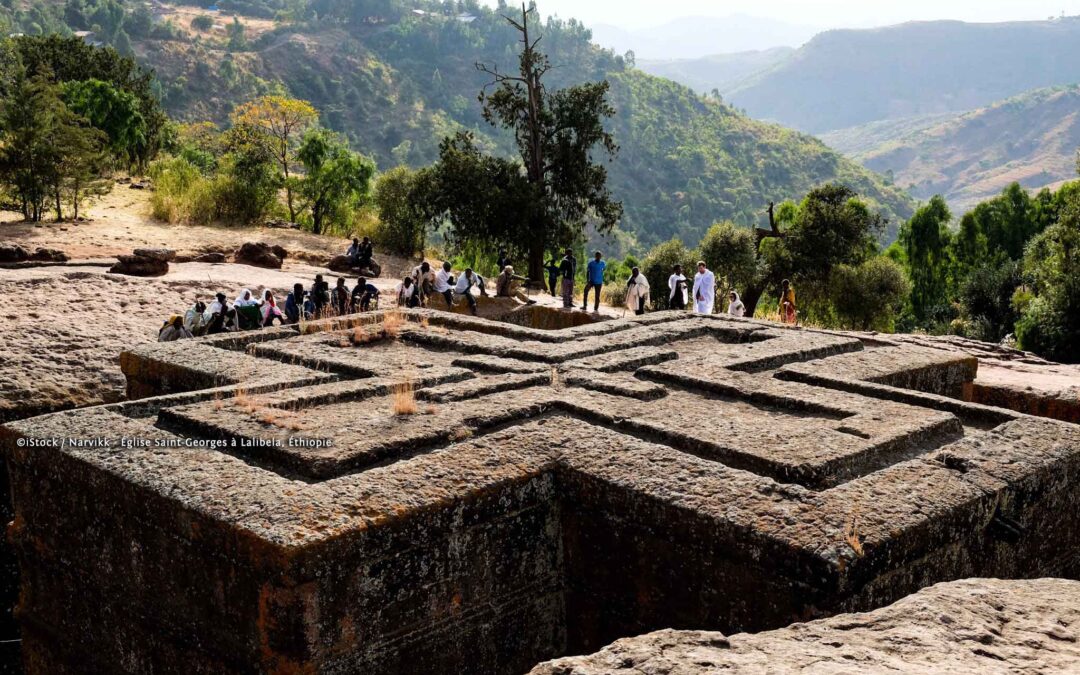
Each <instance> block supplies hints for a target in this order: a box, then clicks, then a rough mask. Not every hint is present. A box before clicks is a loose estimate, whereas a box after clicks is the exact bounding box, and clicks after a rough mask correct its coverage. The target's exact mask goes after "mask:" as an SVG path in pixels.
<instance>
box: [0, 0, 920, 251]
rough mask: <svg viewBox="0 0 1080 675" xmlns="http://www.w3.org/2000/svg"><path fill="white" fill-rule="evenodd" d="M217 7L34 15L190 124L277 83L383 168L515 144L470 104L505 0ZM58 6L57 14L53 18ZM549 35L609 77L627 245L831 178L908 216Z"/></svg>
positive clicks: (877, 197) (569, 25)
mask: <svg viewBox="0 0 1080 675" xmlns="http://www.w3.org/2000/svg"><path fill="white" fill-rule="evenodd" d="M18 1H19V0H15V2H18ZM95 2H97V3H103V5H101V6H98V5H94V3H95ZM82 3H85V4H82ZM221 5H222V7H223V8H234V9H238V10H240V11H243V12H244V14H243V15H240V16H239V17H238V18H234V17H233V16H231V15H228V14H227V12H225V11H223V12H222V13H209V12H207V11H205V10H202V9H199V8H196V7H173V6H168V5H160V4H158V5H155V8H154V10H153V12H150V10H148V9H147V7H146V6H144V5H141V4H139V5H131V6H123V7H125V8H126V10H127V11H126V13H123V12H122V13H121V15H120V19H119V24H120V25H119V26H116V25H115V22H116V17H115V16H114V15H111V14H109V13H108V12H103V11H102V10H101V7H102V6H108V7H114V6H116V5H115V2H114V0H70V1H69V2H67V3H66V4H58V5H47V6H41V5H39V7H40V8H42V9H41V10H40V11H39V12H38V14H37V15H35V18H36V25H37V26H38V27H39V28H40V29H42V30H46V29H47V28H52V29H54V30H65V29H66V28H72V29H73V28H82V29H93V28H96V29H98V30H96V31H95V33H97V35H96V37H98V38H100V39H103V40H104V41H107V42H109V43H110V44H117V45H118V48H120V49H121V50H123V49H131V50H132V51H133V52H134V53H135V55H136V56H137V58H138V60H139V61H140V62H141V63H143V64H145V65H147V66H150V67H152V68H154V69H155V71H156V72H157V75H158V77H159V79H160V81H161V84H162V92H161V93H162V98H163V102H164V105H165V107H166V109H167V110H168V112H169V113H170V114H171V115H172V116H174V117H177V118H179V119H182V120H188V121H197V120H204V119H209V120H212V121H215V122H217V123H219V124H224V123H226V122H227V119H228V115H229V113H230V111H231V110H232V108H233V107H234V106H235V105H237V104H238V103H241V102H243V101H246V100H249V99H251V98H253V97H255V96H257V95H260V94H264V93H267V92H272V91H275V90H279V91H284V92H286V93H288V94H290V95H292V96H295V97H299V98H303V99H307V100H309V101H311V102H312V103H313V104H314V105H315V106H316V107H317V108H318V109H319V111H320V113H321V118H322V121H323V123H324V124H326V125H327V126H329V127H331V128H333V129H335V130H338V131H342V132H344V133H346V134H347V135H348V137H349V138H350V140H351V141H352V143H353V145H354V146H355V147H356V148H357V149H359V150H362V151H364V152H366V153H368V154H370V155H372V156H373V157H375V158H376V160H377V162H378V165H379V168H380V169H384V170H385V169H388V168H390V167H392V166H394V165H396V164H400V163H407V164H410V165H413V166H421V165H425V164H428V163H430V162H432V161H433V160H434V159H435V158H436V154H437V150H438V143H439V141H440V140H441V139H442V138H443V137H444V136H446V135H447V134H449V133H452V132H453V131H455V130H459V129H472V130H475V131H476V132H477V134H478V135H479V136H480V137H481V139H482V140H483V142H484V143H486V144H488V145H489V146H497V147H500V148H503V149H505V150H506V151H509V149H510V145H509V143H508V139H507V138H505V137H502V136H500V135H498V134H497V133H496V132H494V131H493V130H492V129H491V127H489V126H488V125H487V124H486V123H485V122H484V121H483V120H482V119H481V117H480V106H479V104H478V102H477V100H476V96H477V93H478V92H479V90H480V89H481V87H483V86H484V85H485V84H486V83H487V80H486V79H485V76H484V75H483V74H481V73H479V72H477V70H476V68H475V63H476V62H478V61H481V62H487V63H490V64H498V66H499V68H500V69H501V70H504V71H505V70H512V69H514V68H515V67H516V65H517V47H518V45H517V44H516V42H515V39H516V35H515V33H514V32H513V30H512V29H511V28H510V27H509V26H507V25H506V22H505V20H504V19H503V18H502V17H501V16H499V14H498V13H497V12H495V11H491V10H488V9H486V8H483V7H480V6H478V5H477V4H476V3H473V2H464V3H446V4H442V3H438V2H425V1H423V0H419V1H417V2H410V3H409V4H408V5H407V6H406V5H402V4H400V3H399V2H397V1H396V0H354V1H353V2H336V1H335V0H313V1H312V2H310V3H283V2H278V1H277V0H244V2H239V1H236V2H231V3H230V2H229V0H223V2H222V3H221ZM49 7H52V9H51V11H52V12H53V14H54V15H55V14H56V13H57V12H59V13H60V14H59V18H58V19H50V17H49V16H48V12H47V11H46V10H48V9H49ZM80 7H81V10H79V11H75V10H76V9H78V8H80ZM290 8H291V9H290ZM541 9H543V7H542V6H541ZM501 11H502V12H504V13H505V12H509V11H512V10H509V9H503V10H501ZM148 12H150V13H149V16H147V14H148ZM255 15H258V16H255ZM23 16H24V17H25V16H28V15H26V14H24V15H23ZM197 17H209V18H207V19H198V18H197ZM18 20H19V19H18V17H16V21H18ZM50 21H54V24H55V23H58V24H60V26H59V28H58V27H57V26H56V25H51V26H50V25H49V22H50ZM102 21H107V22H113V23H109V25H108V26H103V25H102V24H101V22H102ZM15 27H16V28H24V27H25V26H24V25H23V24H17V25H16V26H15ZM541 32H542V33H543V36H544V37H543V40H542V42H541V43H540V46H541V48H542V49H544V50H545V51H546V52H547V53H548V54H549V55H550V57H551V61H552V63H553V64H554V65H555V66H556V68H555V69H554V70H553V71H552V72H551V74H550V75H549V78H550V81H549V86H563V85H566V84H569V83H574V82H582V81H594V80H600V79H604V78H606V79H608V80H609V81H610V82H611V85H612V94H611V97H612V100H613V103H614V104H615V107H616V108H617V110H618V113H617V116H616V118H615V119H614V120H613V121H612V123H611V126H612V129H613V132H614V135H615V137H616V139H617V141H618V143H619V144H620V146H621V152H620V153H619V155H618V158H617V159H616V161H615V163H614V164H613V165H612V166H611V167H610V185H611V188H612V191H613V192H614V194H615V196H616V198H618V199H621V200H623V202H624V204H625V206H626V215H625V218H624V221H623V222H622V224H621V225H620V230H621V231H622V232H623V233H626V235H627V236H624V237H623V241H624V243H625V244H627V245H630V244H636V245H635V246H634V248H636V249H638V250H643V248H644V247H647V246H649V245H652V244H654V243H656V242H659V241H662V240H666V239H668V238H670V237H671V236H673V235H679V236H682V237H683V238H684V240H686V241H697V240H698V239H699V238H700V236H701V235H702V233H703V232H704V231H705V230H706V229H707V228H708V226H709V225H710V224H712V223H713V222H714V221H717V220H721V219H728V218H730V219H733V220H735V221H736V222H738V223H741V224H745V225H750V224H762V222H763V220H764V218H765V216H764V212H765V208H766V204H767V203H768V202H769V201H776V202H779V201H782V200H784V199H788V198H795V199H797V198H800V197H801V196H802V195H803V194H805V193H806V192H807V191H808V190H809V189H811V188H812V187H814V186H816V185H819V184H821V183H824V182H827V181H831V180H834V179H839V180H842V181H844V182H845V183H847V184H848V185H850V186H851V187H853V188H854V189H855V190H857V191H858V192H859V193H860V194H862V195H864V196H865V197H866V198H867V199H868V200H870V201H871V202H872V203H877V204H878V205H879V206H880V207H881V208H882V209H883V210H884V211H885V212H886V216H887V217H888V218H889V220H890V222H891V223H892V224H893V226H892V228H891V232H893V231H894V230H895V224H896V223H897V222H898V220H899V219H900V218H902V217H906V216H907V215H909V214H910V211H911V206H912V202H911V200H910V197H908V196H907V195H906V194H905V193H904V192H902V191H901V190H899V189H896V188H893V187H891V186H889V185H886V184H885V183H884V182H883V181H882V179H880V178H879V177H877V176H876V175H875V174H873V173H871V172H870V171H868V170H866V169H864V168H862V167H861V166H859V165H858V164H857V163H855V162H852V161H850V160H848V159H845V158H843V157H841V156H840V155H838V154H837V153H835V152H833V151H831V150H829V149H828V148H827V147H826V146H825V145H823V144H822V143H821V142H820V141H818V140H816V139H814V138H812V137H810V136H806V135H802V134H799V133H795V132H792V131H789V130H785V129H782V128H780V127H777V126H773V125H769V124H764V123H761V122H757V121H754V120H752V119H750V118H748V117H745V116H743V115H742V114H740V113H737V112H736V111H735V110H734V109H732V108H730V107H728V106H726V105H724V104H723V103H721V102H719V101H716V100H711V99H706V98H702V97H700V96H697V95H695V94H694V93H693V92H691V91H690V90H689V89H687V88H685V87H683V86H681V85H678V84H675V83H674V82H671V81H668V80H664V79H660V78H657V77H653V76H650V75H647V74H645V73H643V72H641V71H640V70H637V69H635V68H633V67H632V66H631V65H630V64H628V63H626V62H625V61H624V59H623V58H622V57H620V56H616V55H615V54H613V53H612V52H610V51H605V50H601V49H599V48H597V47H596V46H594V45H593V44H592V43H591V42H590V33H589V32H588V30H587V29H585V28H584V27H583V26H582V25H581V24H580V23H578V22H576V21H547V22H546V23H545V25H544V26H543V28H542V31H541ZM129 45H130V46H129Z"/></svg>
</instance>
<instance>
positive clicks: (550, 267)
mask: <svg viewBox="0 0 1080 675" xmlns="http://www.w3.org/2000/svg"><path fill="white" fill-rule="evenodd" d="M544 269H546V270H547V273H548V290H549V291H550V292H551V297H553V298H554V297H558V295H559V256H558V254H557V253H555V252H554V251H552V252H551V260H550V261H548V264H547V266H546V267H545V268H544Z"/></svg>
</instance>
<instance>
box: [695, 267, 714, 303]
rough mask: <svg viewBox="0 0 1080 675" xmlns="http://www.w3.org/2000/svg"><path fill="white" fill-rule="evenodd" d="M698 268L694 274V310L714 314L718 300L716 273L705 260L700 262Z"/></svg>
mask: <svg viewBox="0 0 1080 675" xmlns="http://www.w3.org/2000/svg"><path fill="white" fill-rule="evenodd" d="M697 269H698V271H697V274H695V275H694V312H696V313H698V314H712V313H713V304H714V303H715V302H716V275H715V274H713V273H712V272H711V271H710V270H709V268H708V267H706V266H705V263H704V262H698V264H697Z"/></svg>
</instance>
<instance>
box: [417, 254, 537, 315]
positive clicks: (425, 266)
mask: <svg viewBox="0 0 1080 675" xmlns="http://www.w3.org/2000/svg"><path fill="white" fill-rule="evenodd" d="M452 270H453V268H452V266H451V265H450V263H449V262H444V263H443V264H442V267H441V268H439V270H438V271H435V270H434V269H433V268H432V267H431V264H430V263H428V262H426V261H425V262H422V263H420V264H419V265H417V266H416V267H414V268H413V271H412V273H411V274H410V275H409V276H407V277H405V278H404V279H402V280H401V283H399V284H398V285H397V290H396V299H397V304H398V306H400V307H432V308H433V309H435V308H437V307H436V306H432V305H431V304H430V303H431V300H432V298H435V297H439V296H441V297H442V299H443V302H444V303H445V304H446V309H447V310H453V308H454V304H455V302H456V299H457V298H464V299H465V301H466V303H468V306H469V311H470V312H472V313H473V314H474V315H475V314H476V294H477V293H478V294H479V295H481V296H483V297H487V296H488V292H487V282H486V281H485V280H484V277H482V276H480V275H479V274H477V273H476V272H475V271H473V269H472V268H471V267H467V268H465V271H464V272H462V273H461V275H460V276H457V277H455V276H454V275H453V273H452ZM525 281H527V279H525V278H524V277H520V276H517V275H516V274H514V268H513V267H511V266H509V265H506V266H505V267H504V268H503V269H502V272H501V273H500V274H499V276H498V277H496V279H495V296H496V297H500V298H512V297H517V298H518V299H520V300H522V301H523V302H527V303H529V304H533V302H534V301H532V300H530V299H529V298H528V297H527V296H526V295H525V294H524V293H523V292H521V291H520V290H519V284H520V283H522V282H525ZM437 304H441V303H437Z"/></svg>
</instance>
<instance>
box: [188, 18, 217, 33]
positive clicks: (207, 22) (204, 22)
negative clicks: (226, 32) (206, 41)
mask: <svg viewBox="0 0 1080 675" xmlns="http://www.w3.org/2000/svg"><path fill="white" fill-rule="evenodd" d="M191 27H192V29H194V30H197V31H199V32H200V33H205V32H206V31H208V30H210V29H211V28H213V27H214V20H213V19H212V18H211V17H209V16H207V15H206V14H200V15H199V16H197V17H195V18H194V19H192V20H191Z"/></svg>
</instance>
